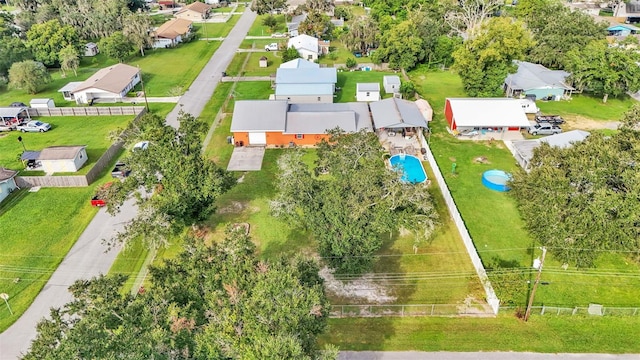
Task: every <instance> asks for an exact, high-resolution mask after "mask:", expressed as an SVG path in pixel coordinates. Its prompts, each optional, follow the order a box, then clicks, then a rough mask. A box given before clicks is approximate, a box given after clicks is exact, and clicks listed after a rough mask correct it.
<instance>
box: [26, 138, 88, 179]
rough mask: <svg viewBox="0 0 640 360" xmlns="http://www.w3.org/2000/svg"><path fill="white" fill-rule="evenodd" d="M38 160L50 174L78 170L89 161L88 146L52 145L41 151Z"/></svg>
mask: <svg viewBox="0 0 640 360" xmlns="http://www.w3.org/2000/svg"><path fill="white" fill-rule="evenodd" d="M38 161H39V162H40V163H41V164H42V169H43V170H44V171H45V172H46V173H48V174H50V173H55V172H76V171H78V170H79V169H80V168H81V167H82V165H84V163H85V162H87V150H86V146H85V145H81V146H74V145H72V146H50V147H48V148H44V149H43V150H42V151H41V152H40V155H38Z"/></svg>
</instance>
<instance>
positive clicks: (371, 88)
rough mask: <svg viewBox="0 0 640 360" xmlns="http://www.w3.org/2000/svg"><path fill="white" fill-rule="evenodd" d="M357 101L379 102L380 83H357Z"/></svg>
mask: <svg viewBox="0 0 640 360" xmlns="http://www.w3.org/2000/svg"><path fill="white" fill-rule="evenodd" d="M356 100H357V101H379V100H380V83H357V84H356Z"/></svg>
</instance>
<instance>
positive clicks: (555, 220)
mask: <svg viewBox="0 0 640 360" xmlns="http://www.w3.org/2000/svg"><path fill="white" fill-rule="evenodd" d="M622 124H623V126H622V128H621V130H620V131H619V132H616V133H615V134H613V135H610V136H605V135H603V134H601V133H597V132H594V133H592V134H591V135H590V136H589V137H588V138H587V139H586V140H584V141H582V142H580V143H575V144H573V146H571V147H569V148H564V149H561V148H557V147H550V146H548V145H546V144H542V146H540V147H539V148H537V149H536V150H535V151H534V156H533V159H532V161H531V172H530V173H528V174H527V173H524V172H518V173H516V174H514V178H513V183H512V188H513V194H514V195H515V197H516V199H517V201H518V205H519V207H520V210H521V213H522V214H526V216H525V218H524V220H525V223H526V226H527V228H528V229H529V230H530V231H531V234H532V235H533V236H534V238H535V239H537V240H538V241H539V242H540V243H541V244H542V245H545V246H547V247H548V248H549V250H550V251H551V252H552V253H554V254H555V255H556V256H557V257H558V259H560V260H561V261H563V262H565V263H567V264H571V265H576V266H578V267H589V266H593V265H594V261H595V260H596V259H597V258H598V257H599V256H600V255H601V254H602V253H603V251H609V250H614V251H625V252H630V253H631V254H634V255H635V256H637V255H638V254H640V237H639V236H638V234H640V202H639V201H638V199H639V198H640V177H638V173H639V172H638V159H640V128H639V126H638V125H639V124H640V107H639V106H638V105H635V106H634V108H633V109H632V110H631V111H629V112H628V113H627V114H626V115H625V118H624V119H623V121H622Z"/></svg>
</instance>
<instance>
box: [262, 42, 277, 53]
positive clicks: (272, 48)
mask: <svg viewBox="0 0 640 360" xmlns="http://www.w3.org/2000/svg"><path fill="white" fill-rule="evenodd" d="M264 49H265V50H267V51H277V50H278V43H271V44H269V45H265V46H264Z"/></svg>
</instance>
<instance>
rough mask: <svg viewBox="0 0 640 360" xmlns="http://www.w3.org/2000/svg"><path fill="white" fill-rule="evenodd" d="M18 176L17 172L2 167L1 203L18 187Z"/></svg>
mask: <svg viewBox="0 0 640 360" xmlns="http://www.w3.org/2000/svg"><path fill="white" fill-rule="evenodd" d="M16 175H18V172H17V171H13V170H9V169H5V168H3V167H0V202H2V200H4V199H6V197H7V196H9V194H10V193H11V192H13V190H15V189H16V188H17V187H18V185H16V180H15V179H14V178H15V177H16Z"/></svg>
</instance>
